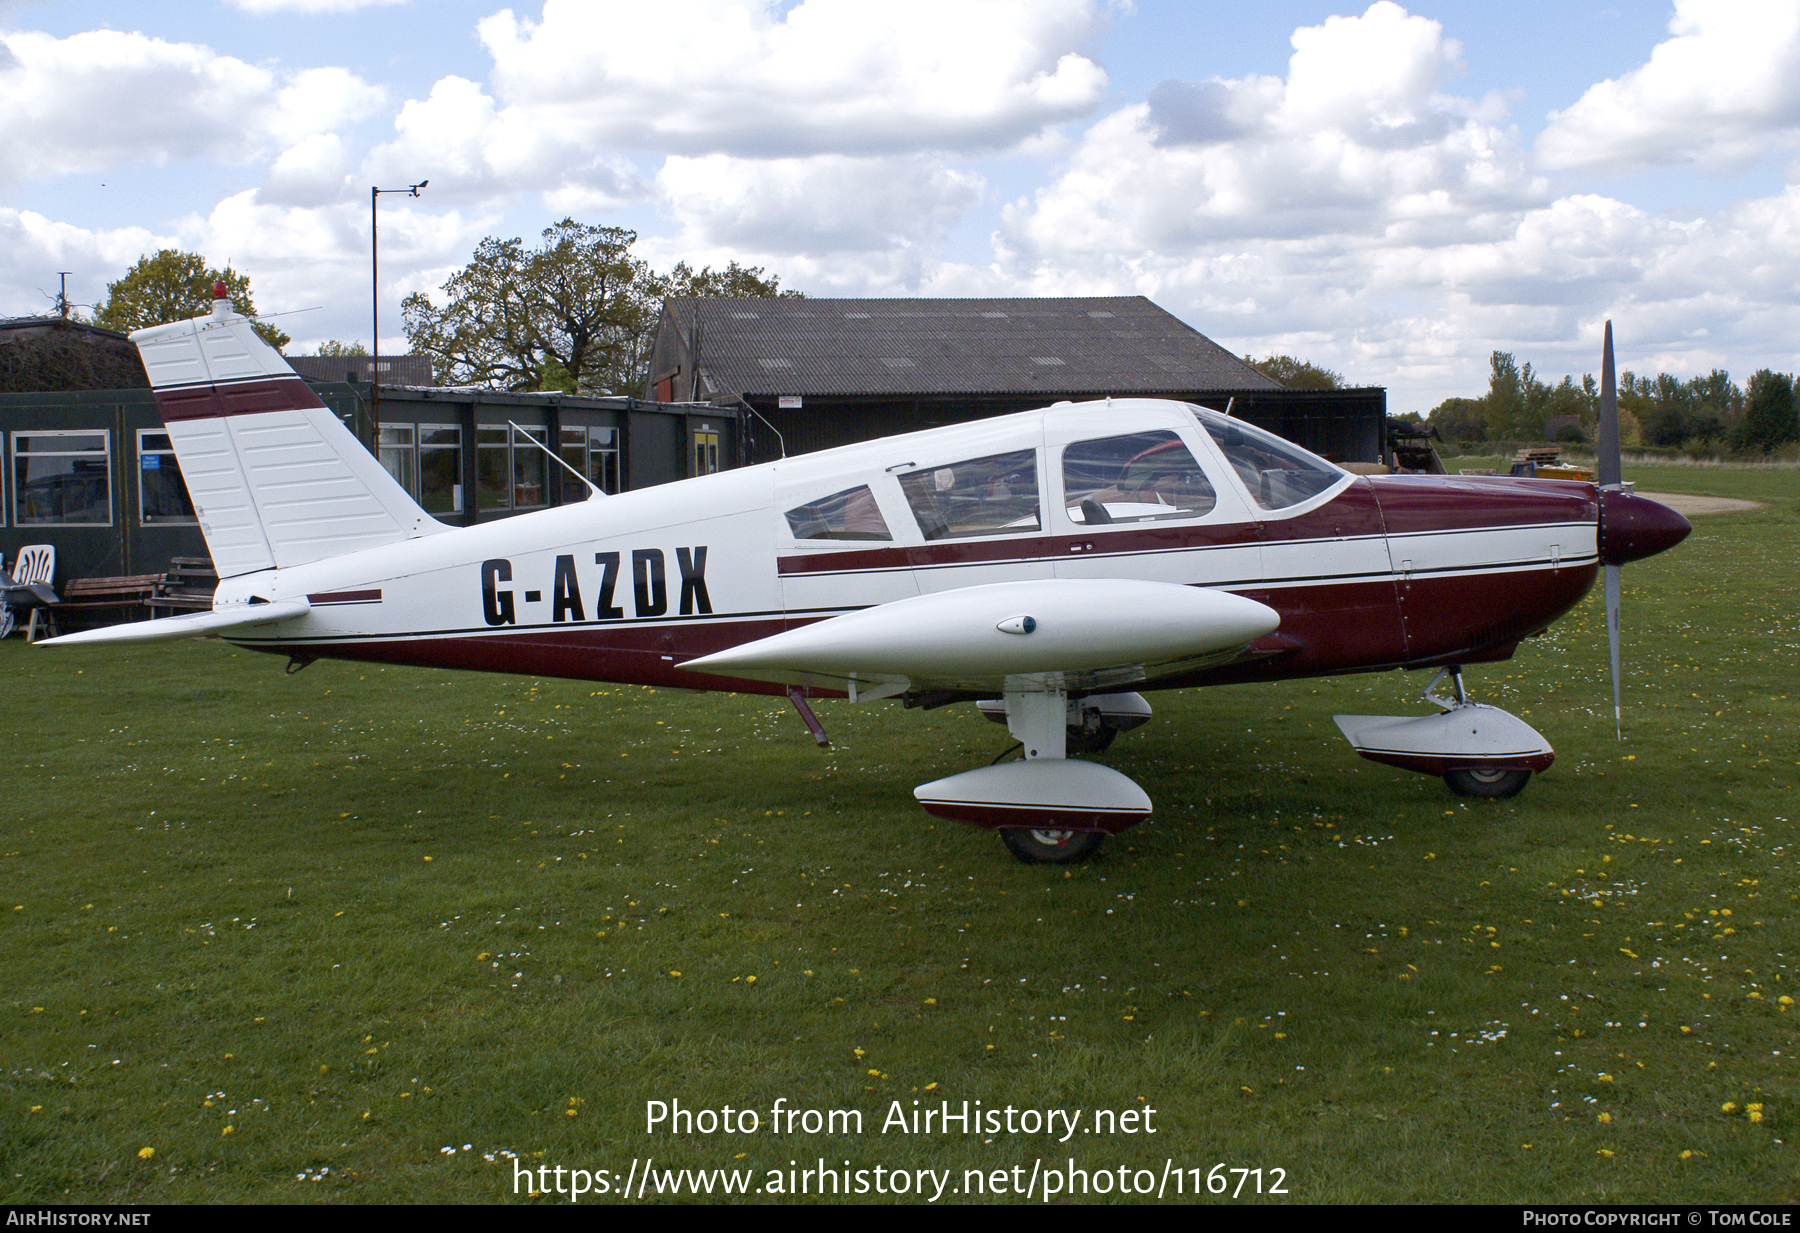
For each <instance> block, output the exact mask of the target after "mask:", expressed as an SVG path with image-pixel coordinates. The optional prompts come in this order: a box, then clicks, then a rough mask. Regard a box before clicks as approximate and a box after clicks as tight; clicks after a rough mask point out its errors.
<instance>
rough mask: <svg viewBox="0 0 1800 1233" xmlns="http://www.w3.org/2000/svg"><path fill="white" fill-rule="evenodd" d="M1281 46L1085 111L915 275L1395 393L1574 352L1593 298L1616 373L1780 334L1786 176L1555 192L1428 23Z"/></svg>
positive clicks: (1364, 24)
mask: <svg viewBox="0 0 1800 1233" xmlns="http://www.w3.org/2000/svg"><path fill="white" fill-rule="evenodd" d="M1293 43H1294V48H1295V54H1294V56H1293V58H1292V60H1291V61H1290V63H1289V70H1288V74H1287V76H1286V78H1285V79H1282V78H1268V77H1246V78H1241V79H1235V80H1214V81H1210V82H1200V83H1166V84H1165V86H1164V87H1159V88H1158V90H1157V91H1153V92H1152V93H1151V95H1150V98H1149V101H1148V102H1147V103H1146V104H1143V105H1137V106H1131V107H1126V108H1122V109H1120V110H1118V111H1116V112H1114V113H1112V114H1111V115H1108V116H1106V117H1104V118H1103V119H1101V120H1100V121H1098V122H1097V123H1096V124H1094V125H1093V126H1092V127H1091V128H1090V129H1089V130H1088V131H1087V133H1086V134H1084V135H1083V136H1082V138H1081V139H1080V141H1079V143H1078V144H1077V146H1076V147H1075V150H1074V151H1073V153H1072V154H1071V156H1070V157H1069V160H1068V162H1067V165H1066V167H1065V168H1064V169H1063V170H1062V172H1061V173H1060V175H1059V176H1058V177H1057V178H1056V179H1055V180H1054V181H1053V182H1051V183H1050V184H1048V185H1047V186H1045V187H1044V188H1042V189H1040V190H1039V191H1038V192H1037V193H1036V194H1035V195H1034V196H1033V197H1032V198H1030V199H1028V200H1023V201H1019V202H1015V203H1014V204H1013V205H1011V206H1010V207H1008V208H1007V209H1006V211H1004V213H1003V218H1002V227H1001V230H1000V232H999V233H998V234H997V235H996V237H995V245H996V252H997V260H996V262H995V263H994V266H993V268H992V269H991V270H990V271H986V272H978V271H971V270H967V269H958V270H955V271H951V270H944V271H939V272H938V274H937V275H936V281H937V282H938V283H939V284H940V285H953V286H969V287H977V286H982V285H984V284H985V285H989V286H991V285H994V284H995V283H1005V282H1008V281H1010V282H1011V284H1012V286H1013V287H1015V288H1018V289H1019V290H1022V291H1026V292H1029V293H1033V294H1046V295H1069V294H1122V293H1136V294H1144V295H1149V296H1151V297H1152V298H1154V299H1156V300H1157V301H1158V302H1159V303H1162V304H1163V305H1164V306H1165V307H1168V308H1170V309H1171V310H1172V311H1175V312H1178V313H1180V314H1181V315H1182V316H1183V317H1184V318H1185V319H1186V320H1188V321H1190V322H1192V323H1193V324H1194V325H1195V326H1196V327H1197V328H1199V329H1201V330H1202V331H1203V332H1205V333H1207V334H1209V335H1212V336H1214V337H1216V338H1218V339H1219V340H1220V341H1221V342H1224V343H1226V345H1228V346H1232V347H1234V348H1235V349H1236V350H1239V351H1254V352H1256V353H1259V354H1260V353H1262V352H1265V351H1292V352H1295V353H1297V354H1301V355H1304V356H1306V357H1308V358H1310V359H1313V360H1315V361H1316V362H1320V363H1324V364H1326V365H1327V366H1329V367H1332V368H1336V369H1339V370H1340V371H1343V372H1344V373H1346V375H1347V376H1349V377H1350V378H1351V379H1352V380H1354V381H1358V382H1365V383H1369V384H1377V385H1388V386H1391V387H1394V389H1395V396H1396V397H1395V403H1394V406H1395V409H1396V410H1413V409H1419V410H1423V409H1427V408H1429V407H1430V406H1432V405H1433V404H1434V403H1435V402H1437V401H1438V400H1440V399H1441V398H1443V397H1447V396H1449V395H1451V394H1458V393H1462V394H1471V393H1476V392H1479V391H1480V390H1481V389H1482V388H1484V387H1485V384H1486V371H1487V355H1488V352H1489V351H1491V350H1494V349H1499V350H1516V351H1518V352H1519V353H1520V356H1521V359H1530V360H1533V361H1535V362H1536V363H1537V364H1538V367H1539V369H1540V371H1545V372H1552V371H1554V372H1558V373H1560V372H1561V371H1574V372H1582V371H1588V370H1592V369H1593V368H1594V356H1595V355H1597V353H1598V337H1599V328H1600V322H1601V321H1602V320H1603V319H1604V318H1605V317H1606V316H1607V315H1609V314H1610V315H1612V316H1614V317H1615V318H1616V319H1617V322H1618V327H1619V330H1620V336H1621V347H1622V348H1623V346H1624V340H1625V339H1627V338H1629V339H1630V340H1631V342H1632V345H1633V347H1634V348H1635V350H1634V351H1633V352H1632V356H1633V358H1632V361H1631V362H1632V363H1633V364H1634V365H1635V366H1636V367H1637V368H1638V369H1639V371H1644V370H1649V371H1656V369H1657V367H1658V366H1662V367H1666V368H1668V370H1669V371H1674V372H1695V371H1698V372H1704V371H1706V370H1707V369H1708V368H1710V367H1712V366H1713V365H1715V364H1717V365H1719V366H1721V367H1736V368H1741V369H1744V370H1745V371H1746V372H1747V371H1748V368H1750V367H1759V366H1761V365H1763V364H1769V363H1773V364H1777V365H1778V366H1779V365H1782V364H1783V363H1785V362H1786V361H1784V360H1783V357H1784V356H1791V355H1792V354H1793V353H1794V351H1795V348H1796V344H1795V342H1794V341H1793V340H1794V338H1795V337H1796V336H1797V335H1796V333H1795V328H1796V327H1800V308H1797V307H1795V306H1794V305H1793V287H1794V286H1795V285H1796V284H1797V283H1800V188H1790V189H1789V190H1788V191H1787V192H1786V193H1784V194H1781V195H1778V196H1776V197H1772V198H1767V199H1763V200H1761V201H1757V202H1751V203H1746V204H1744V205H1742V206H1740V207H1737V208H1735V209H1733V210H1728V211H1725V212H1723V213H1721V214H1719V215H1717V216H1715V217H1712V218H1708V219H1703V220H1698V221H1696V220H1676V219H1672V218H1666V217H1659V216H1655V215H1652V214H1649V213H1647V212H1645V211H1643V210H1641V209H1639V208H1637V207H1635V206H1632V205H1629V204H1627V203H1625V202H1621V201H1617V200H1613V199H1611V198H1608V197H1604V196H1596V195H1577V196H1569V197H1564V198H1561V199H1555V198H1553V197H1552V195H1551V194H1550V192H1549V190H1548V185H1547V183H1546V182H1545V181H1544V180H1543V179H1542V178H1540V177H1538V176H1536V175H1534V174H1533V173H1532V171H1531V169H1530V167H1529V165H1528V163H1527V160H1526V155H1525V152H1524V151H1523V149H1522V148H1521V146H1520V143H1519V140H1518V138H1517V135H1516V133H1515V132H1514V131H1513V130H1512V129H1511V128H1510V127H1507V126H1505V124H1504V122H1503V115H1502V114H1501V113H1500V111H1499V110H1498V108H1497V105H1496V103H1495V101H1494V100H1492V99H1487V100H1472V99H1466V98H1459V97H1456V96H1454V95H1451V94H1447V93H1445V89H1446V83H1448V82H1451V81H1453V80H1454V77H1455V75H1456V73H1457V72H1458V70H1459V67H1460V66H1459V49H1458V47H1457V45H1456V44H1455V43H1454V42H1453V41H1451V40H1450V39H1447V38H1445V37H1444V36H1443V32H1442V29H1441V27H1439V25H1438V23H1436V22H1433V21H1429V20H1427V19H1425V18H1422V17H1417V16H1411V15H1408V14H1406V13H1405V12H1404V11H1403V10H1401V9H1400V8H1398V6H1396V5H1393V4H1390V3H1385V2H1384V3H1378V4H1375V5H1373V6H1372V7H1370V8H1369V9H1368V10H1367V11H1366V12H1365V13H1364V14H1363V15H1362V16H1361V17H1352V18H1333V19H1331V20H1329V21H1327V22H1325V23H1324V24H1323V25H1320V26H1315V27H1312V28H1309V29H1303V30H1300V31H1297V32H1296V33H1295V35H1294V40H1293ZM1365 86H1366V89H1365V88H1364V87H1365ZM1703 323H1709V324H1710V326H1711V329H1710V332H1707V331H1698V332H1697V327H1699V326H1700V325H1701V324H1703ZM1784 331H1785V332H1784ZM1624 354H1625V353H1624V351H1623V350H1622V356H1623V355H1624ZM1746 355H1751V356H1755V357H1757V358H1756V359H1755V361H1754V363H1747V362H1746V360H1745V359H1744V357H1745V356H1746ZM1622 362H1623V359H1622ZM1558 365H1563V366H1564V367H1561V368H1559V367H1557V366H1558ZM1741 375H1743V374H1742V373H1740V376H1741Z"/></svg>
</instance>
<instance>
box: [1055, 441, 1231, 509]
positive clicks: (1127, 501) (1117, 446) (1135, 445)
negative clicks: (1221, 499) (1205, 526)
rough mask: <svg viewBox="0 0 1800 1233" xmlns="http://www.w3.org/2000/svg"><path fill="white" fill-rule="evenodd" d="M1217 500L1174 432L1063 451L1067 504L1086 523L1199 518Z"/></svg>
mask: <svg viewBox="0 0 1800 1233" xmlns="http://www.w3.org/2000/svg"><path fill="white" fill-rule="evenodd" d="M1216 503H1217V498H1216V497H1215V496H1214V494H1213V486H1212V485H1211V484H1210V483H1208V482H1207V479H1206V474H1205V473H1204V472H1203V471H1201V470H1200V464H1199V463H1197V462H1195V461H1194V456H1193V454H1191V453H1190V452H1189V451H1188V447H1187V446H1186V445H1184V444H1182V441H1181V438H1180V437H1178V436H1176V435H1175V434H1174V433H1172V432H1136V433H1132V434H1131V435H1129V436H1124V437H1102V438H1100V439H1099V440H1096V441H1078V442H1076V443H1075V444H1074V445H1071V446H1069V447H1068V448H1067V449H1065V450H1063V504H1064V505H1065V506H1066V507H1067V509H1068V513H1069V517H1070V519H1071V520H1073V521H1075V522H1079V523H1081V524H1082V525H1083V526H1090V527H1092V526H1103V525H1106V524H1109V523H1123V522H1156V521H1159V520H1161V519H1165V518H1197V517H1199V516H1200V515H1202V514H1208V513H1211V512H1212V508H1213V506H1214V505H1215V504H1216Z"/></svg>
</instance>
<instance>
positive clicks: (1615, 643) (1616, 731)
mask: <svg viewBox="0 0 1800 1233" xmlns="http://www.w3.org/2000/svg"><path fill="white" fill-rule="evenodd" d="M1619 569H1620V567H1619V566H1617V565H1608V566H1607V567H1606V649H1607V650H1608V651H1610V652H1611V653H1612V682H1613V736H1614V738H1615V739H1617V740H1621V741H1622V740H1624V739H1625V725H1624V719H1623V712H1622V710H1621V708H1620V705H1619Z"/></svg>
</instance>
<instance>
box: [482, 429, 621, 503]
mask: <svg viewBox="0 0 1800 1233" xmlns="http://www.w3.org/2000/svg"><path fill="white" fill-rule="evenodd" d="M506 426H507V427H508V428H510V429H512V430H513V431H514V432H517V433H519V434H520V435H521V436H523V437H524V438H525V439H526V440H527V441H529V442H531V443H532V444H533V445H535V446H537V447H538V448H539V449H541V450H543V451H544V453H546V454H548V455H550V457H552V458H554V459H556V461H557V463H558V464H560V465H561V467H562V469H563V470H565V471H567V472H568V473H569V474H570V475H573V476H574V477H575V478H576V479H578V480H580V481H581V482H582V483H584V484H586V485H587V489H588V491H589V492H591V493H593V494H594V495H595V496H597V497H603V496H605V495H606V494H605V493H604V492H602V491H600V489H599V488H597V487H595V486H594V481H593V480H591V479H589V478H588V477H587V476H585V475H583V474H582V473H581V472H579V471H577V470H576V469H575V468H574V467H571V466H570V465H569V463H568V460H567V459H565V458H564V457H563V456H562V455H561V454H559V453H557V452H556V451H555V450H553V449H551V448H550V447H549V446H548V445H545V444H544V443H543V442H542V441H540V440H538V439H537V438H536V437H534V436H532V435H531V434H530V433H528V432H526V431H525V430H524V429H523V428H520V427H519V426H518V425H517V424H515V423H513V422H512V421H511V420H507V421H506Z"/></svg>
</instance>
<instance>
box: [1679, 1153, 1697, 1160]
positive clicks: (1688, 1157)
mask: <svg viewBox="0 0 1800 1233" xmlns="http://www.w3.org/2000/svg"><path fill="white" fill-rule="evenodd" d="M1693 1158H1694V1153H1692V1152H1686V1151H1684V1152H1682V1153H1681V1159H1682V1160H1692V1159H1693Z"/></svg>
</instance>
